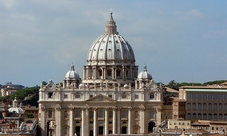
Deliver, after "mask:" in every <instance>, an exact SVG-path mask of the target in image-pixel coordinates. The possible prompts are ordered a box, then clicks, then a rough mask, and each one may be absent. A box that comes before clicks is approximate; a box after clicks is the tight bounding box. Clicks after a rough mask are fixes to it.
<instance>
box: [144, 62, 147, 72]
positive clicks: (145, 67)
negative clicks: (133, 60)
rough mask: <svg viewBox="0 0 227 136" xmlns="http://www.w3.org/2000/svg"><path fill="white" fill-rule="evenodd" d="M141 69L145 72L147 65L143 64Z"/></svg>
mask: <svg viewBox="0 0 227 136" xmlns="http://www.w3.org/2000/svg"><path fill="white" fill-rule="evenodd" d="M143 71H145V72H147V66H146V65H145V64H144V66H143Z"/></svg>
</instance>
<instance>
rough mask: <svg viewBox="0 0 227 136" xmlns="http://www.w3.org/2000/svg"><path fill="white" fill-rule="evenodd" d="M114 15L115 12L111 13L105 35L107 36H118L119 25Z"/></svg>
mask: <svg viewBox="0 0 227 136" xmlns="http://www.w3.org/2000/svg"><path fill="white" fill-rule="evenodd" d="M112 15H113V12H110V20H109V21H107V23H106V29H105V33H107V34H117V25H116V22H115V21H114V19H113V16H112Z"/></svg>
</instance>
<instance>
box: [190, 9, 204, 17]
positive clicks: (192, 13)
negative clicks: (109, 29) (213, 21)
mask: <svg viewBox="0 0 227 136" xmlns="http://www.w3.org/2000/svg"><path fill="white" fill-rule="evenodd" d="M187 14H188V15H189V16H191V17H195V18H197V17H201V16H202V15H203V14H202V13H201V12H199V11H198V10H196V9H191V10H189V11H188V12H187Z"/></svg>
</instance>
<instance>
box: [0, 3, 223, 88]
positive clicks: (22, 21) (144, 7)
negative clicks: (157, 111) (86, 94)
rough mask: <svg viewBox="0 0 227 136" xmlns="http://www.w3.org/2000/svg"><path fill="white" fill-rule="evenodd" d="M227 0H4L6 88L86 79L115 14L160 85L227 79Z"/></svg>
mask: <svg viewBox="0 0 227 136" xmlns="http://www.w3.org/2000/svg"><path fill="white" fill-rule="evenodd" d="M226 6H227V1H225V0H219V1H214V0H212V1H209V0H200V1H197V0H190V1H189V0H188V1H185V0H171V1H169V0H163V1H160V0H145V1H132V0H130V1H129V0H125V1H121V0H115V1H104V0H97V1H93V0H90V1H74V0H69V1H67V0H65V1H60V0H48V1H46V0H33V1H30V0H24V1H18V0H1V1H0V18H1V21H0V63H1V69H0V84H5V83H6V82H13V83H14V84H22V85H24V86H35V85H39V84H40V83H41V82H42V81H48V80H50V79H52V80H53V81H54V82H55V83H58V82H61V81H62V80H63V79H64V76H65V74H66V72H67V71H68V70H69V69H70V65H71V63H73V64H74V65H75V69H76V71H77V72H78V73H80V76H81V77H82V76H83V75H82V71H83V66H84V65H86V56H87V52H88V50H89V48H90V46H91V44H92V42H93V41H94V40H95V39H96V38H98V37H99V36H100V35H101V34H103V32H104V29H105V25H106V21H108V20H109V12H110V11H112V12H113V17H114V20H115V21H116V23H117V29H118V32H119V34H120V35H122V36H123V37H124V38H125V39H126V40H127V41H128V42H129V43H130V44H131V46H132V48H133V50H134V53H135V57H136V64H137V65H138V66H139V71H141V69H142V67H143V65H144V64H146V65H147V69H148V71H149V73H151V74H152V76H153V78H154V80H155V81H156V82H163V83H168V82H169V81H171V80H175V81H177V82H200V83H203V82H206V81H212V80H223V79H225V80H226V79H227V53H226V52H227V45H226V44H227V25H226V24H227V14H226V13H227V9H226Z"/></svg>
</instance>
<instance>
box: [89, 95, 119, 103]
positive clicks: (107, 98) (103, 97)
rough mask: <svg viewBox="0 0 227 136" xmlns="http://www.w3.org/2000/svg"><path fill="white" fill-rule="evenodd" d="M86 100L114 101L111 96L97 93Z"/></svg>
mask: <svg viewBox="0 0 227 136" xmlns="http://www.w3.org/2000/svg"><path fill="white" fill-rule="evenodd" d="M87 101H88V102H115V100H113V99H112V98H109V97H107V96H105V95H102V94H99V95H97V96H95V97H92V98H90V99H88V100H87Z"/></svg>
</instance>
